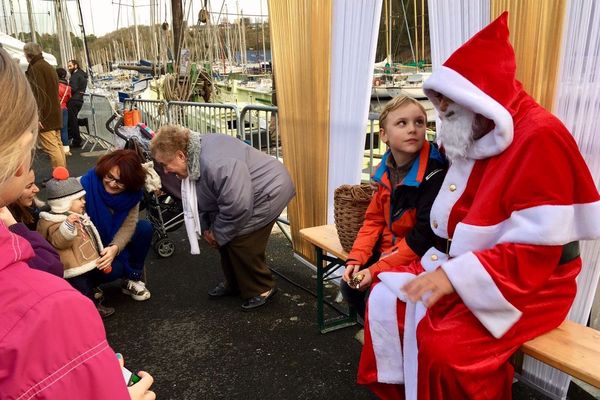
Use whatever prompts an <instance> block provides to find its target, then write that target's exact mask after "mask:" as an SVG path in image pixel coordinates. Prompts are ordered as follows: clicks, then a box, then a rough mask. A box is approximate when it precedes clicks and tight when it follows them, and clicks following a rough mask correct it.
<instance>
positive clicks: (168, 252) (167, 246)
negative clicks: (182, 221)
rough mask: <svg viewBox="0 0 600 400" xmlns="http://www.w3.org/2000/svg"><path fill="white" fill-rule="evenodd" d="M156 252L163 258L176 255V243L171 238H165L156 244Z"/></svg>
mask: <svg viewBox="0 0 600 400" xmlns="http://www.w3.org/2000/svg"><path fill="white" fill-rule="evenodd" d="M154 251H155V252H156V254H157V255H158V256H159V257H161V258H168V257H171V256H172V255H173V253H175V243H173V241H172V240H171V239H169V238H163V239H160V240H159V241H157V242H156V243H154Z"/></svg>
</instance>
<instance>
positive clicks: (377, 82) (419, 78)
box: [371, 0, 431, 99]
mask: <svg viewBox="0 0 600 400" xmlns="http://www.w3.org/2000/svg"><path fill="white" fill-rule="evenodd" d="M401 4H402V8H403V11H404V22H405V24H406V26H407V31H408V20H407V19H406V9H404V1H401ZM384 6H385V14H386V18H385V26H386V50H387V57H386V60H385V61H383V62H380V63H376V64H375V71H377V70H379V71H382V72H380V73H378V74H375V75H374V78H373V86H372V90H371V98H372V99H386V98H393V97H396V96H401V95H402V96H409V97H413V98H415V99H425V98H426V97H427V96H425V93H424V92H423V83H424V82H425V81H426V80H427V78H429V76H430V75H431V72H427V71H423V70H422V68H421V67H419V62H418V59H419V56H418V51H419V37H418V31H417V26H416V21H417V11H416V6H417V4H416V0H415V1H414V9H415V17H414V21H415V48H416V51H417V55H415V48H413V44H412V40H411V36H410V32H409V31H408V41H409V44H410V47H411V51H412V54H413V59H414V60H415V61H414V63H413V64H414V65H394V64H393V63H392V55H391V26H392V22H391V19H392V0H388V1H386V2H385V3H384ZM422 7H423V6H422ZM424 26H425V25H424V13H421V28H422V34H421V36H422V38H421V45H422V48H423V49H422V50H421V53H422V54H423V53H424ZM382 67H383V70H382Z"/></svg>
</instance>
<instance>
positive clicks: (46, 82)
mask: <svg viewBox="0 0 600 400" xmlns="http://www.w3.org/2000/svg"><path fill="white" fill-rule="evenodd" d="M23 52H24V53H25V57H26V58H27V61H28V62H29V67H27V71H26V72H25V74H26V75H27V80H28V81H29V84H30V86H31V90H32V91H33V95H34V97H35V101H36V102H37V106H38V113H39V118H40V134H39V141H40V145H41V147H42V150H43V151H44V152H45V153H46V154H48V156H49V157H50V162H51V163H52V167H53V168H56V167H66V165H67V163H66V159H65V152H64V150H63V146H62V142H61V140H60V128H61V127H62V111H61V109H60V102H59V100H58V76H57V75H56V71H55V70H54V68H53V67H52V66H51V65H50V64H48V62H47V61H46V60H44V57H43V56H42V47H41V46H40V45H39V44H37V43H27V44H26V45H25V46H24V47H23Z"/></svg>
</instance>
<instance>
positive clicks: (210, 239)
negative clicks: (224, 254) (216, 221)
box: [202, 231, 219, 249]
mask: <svg viewBox="0 0 600 400" xmlns="http://www.w3.org/2000/svg"><path fill="white" fill-rule="evenodd" d="M202 237H203V238H204V240H205V241H206V243H208V245H209V246H210V247H212V248H213V249H218V248H219V243H217V240H216V239H215V235H214V234H213V233H212V231H204V232H202Z"/></svg>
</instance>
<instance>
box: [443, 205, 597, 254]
mask: <svg viewBox="0 0 600 400" xmlns="http://www.w3.org/2000/svg"><path fill="white" fill-rule="evenodd" d="M598 221H600V201H596V202H594V203H586V204H574V205H568V206H552V205H545V206H538V207H531V208H526V209H524V210H519V211H514V212H513V213H512V214H511V215H510V218H508V219H506V220H504V221H502V222H500V223H499V224H496V225H490V226H475V225H467V224H464V223H462V222H461V223H459V224H458V225H457V226H456V230H455V234H454V239H453V240H452V246H451V248H450V255H451V256H457V255H460V254H463V253H466V252H468V251H477V250H483V249H489V248H491V247H493V246H494V245H496V244H498V243H526V244H538V245H562V244H565V243H569V242H573V241H576V240H587V239H597V238H598V237H600V224H599V223H598Z"/></svg>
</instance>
